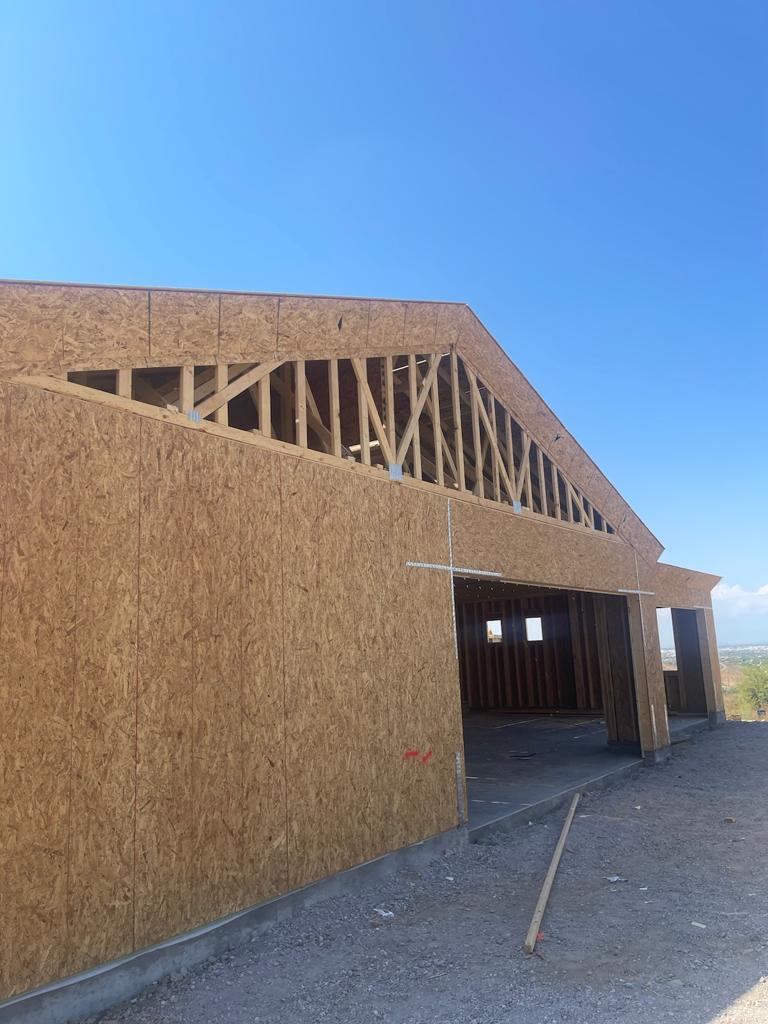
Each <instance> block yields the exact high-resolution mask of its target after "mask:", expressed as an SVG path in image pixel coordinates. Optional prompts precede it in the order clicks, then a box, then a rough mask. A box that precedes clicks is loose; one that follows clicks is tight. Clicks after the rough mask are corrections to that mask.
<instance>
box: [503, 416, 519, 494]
mask: <svg viewBox="0 0 768 1024" xmlns="http://www.w3.org/2000/svg"><path fill="white" fill-rule="evenodd" d="M504 437H505V440H506V444H507V476H508V477H509V482H510V484H511V485H512V490H511V491H510V492H509V496H510V498H512V500H513V501H514V499H515V496H516V495H517V485H516V483H515V449H514V445H513V443H512V417H511V416H510V414H509V412H508V411H507V410H506V409H505V410H504Z"/></svg>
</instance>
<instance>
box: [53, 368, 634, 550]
mask: <svg viewBox="0 0 768 1024" xmlns="http://www.w3.org/2000/svg"><path fill="white" fill-rule="evenodd" d="M68 379H69V380H70V381H72V382H74V383H78V384H81V385H85V386H86V387H92V388H97V389H99V390H101V391H106V392H111V393H113V394H117V395H119V396H121V397H123V398H128V399H132V400H134V401H138V402H145V403H148V404H149V405H154V406H158V407H160V408H165V409H171V410H172V411H173V410H175V411H177V412H178V413H180V414H181V415H185V416H188V417H189V418H191V419H194V420H198V419H199V420H205V419H208V420H212V421H213V422H215V423H218V424H222V425H226V426H230V427H235V428H238V429H241V430H248V431H252V432H255V433H258V434H261V435H262V436H264V437H267V438H273V439H277V440H280V441H283V442H287V443H289V444H293V445H297V446H299V447H300V448H305V449H308V450H314V451H319V452H324V453H326V454H327V455H332V456H335V457H336V458H339V459H345V460H347V461H352V462H358V463H361V464H362V465H365V466H374V467H375V466H377V467H381V469H382V470H384V471H386V472H389V473H390V475H394V476H397V475H398V474H399V471H400V470H402V473H403V475H404V476H407V477H412V478H413V479H416V480H420V481H422V482H425V483H428V484H432V485H434V486H436V487H442V488H448V489H450V490H453V491H462V492H469V493H473V494H474V495H476V496H477V497H478V498H481V499H485V500H488V501H492V502H496V503H499V504H502V505H508V506H512V507H513V508H514V509H515V510H516V511H522V510H523V509H525V510H526V511H527V512H528V513H532V514H534V515H540V516H544V517H547V518H548V519H554V520H557V521H558V522H562V523H569V524H573V525H577V526H582V527H586V528H588V529H590V530H596V531H598V532H602V533H614V528H613V527H612V526H611V525H610V524H609V523H608V522H607V521H606V519H605V517H604V516H602V515H601V513H600V512H599V511H598V510H597V509H596V508H594V506H593V505H592V504H591V503H590V502H589V500H588V499H587V498H586V496H585V495H584V494H583V492H581V491H580V490H579V489H578V488H577V486H576V485H575V484H574V482H573V481H572V480H570V479H569V478H568V476H566V474H565V473H564V472H563V470H562V469H561V468H560V467H559V466H558V465H557V463H556V462H555V460H554V459H553V458H552V456H551V455H550V454H549V453H548V452H547V451H545V450H544V449H543V448H542V447H541V445H540V444H538V443H537V441H536V440H535V439H534V438H533V437H532V436H531V434H530V433H529V432H528V431H527V430H526V428H525V426H524V425H523V424H522V423H521V422H520V421H519V420H518V419H517V418H515V416H514V415H513V414H512V412H511V411H510V410H509V409H507V408H506V407H505V406H504V405H503V404H502V403H501V402H500V401H499V399H498V398H497V397H496V395H495V394H494V393H493V390H492V388H491V387H490V385H489V384H488V383H487V382H486V381H483V380H482V379H481V378H480V377H479V376H478V375H477V374H476V373H475V372H474V371H473V370H472V368H471V367H470V366H469V364H468V363H467V362H466V361H465V360H464V359H462V357H461V355H460V354H459V353H458V352H457V351H456V349H455V348H452V349H451V350H450V351H447V352H427V353H422V354H419V355H415V354H411V355H401V356H391V355H389V356H380V357H367V358H363V357H353V358H349V359H345V358H332V359H324V360H321V359H317V360H303V359H294V360H284V361H282V360H279V359H275V360H272V361H269V362H263V363H237V364H232V365H215V366H191V365H185V366H177V367H158V368H154V369H153V368H134V369H121V370H113V371H102V370H98V371H77V372H72V373H69V374H68ZM393 469H394V473H393V472H392V470H393Z"/></svg>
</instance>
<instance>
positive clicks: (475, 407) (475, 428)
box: [464, 365, 485, 498]
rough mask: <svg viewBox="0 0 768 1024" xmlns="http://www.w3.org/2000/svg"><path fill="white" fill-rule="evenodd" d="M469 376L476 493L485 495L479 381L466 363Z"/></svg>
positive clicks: (481, 495)
mask: <svg viewBox="0 0 768 1024" xmlns="http://www.w3.org/2000/svg"><path fill="white" fill-rule="evenodd" d="M464 369H465V370H466V373H467V376H468V377H469V400H470V404H471V407H472V446H473V448H474V451H475V494H476V495H477V496H478V497H480V498H484V497H485V485H484V482H483V467H484V465H485V455H484V453H483V446H482V445H481V444H480V408H479V407H480V395H479V393H478V390H477V381H476V380H475V375H474V373H473V372H472V371H471V370H470V369H469V367H468V366H466V365H465V367H464Z"/></svg>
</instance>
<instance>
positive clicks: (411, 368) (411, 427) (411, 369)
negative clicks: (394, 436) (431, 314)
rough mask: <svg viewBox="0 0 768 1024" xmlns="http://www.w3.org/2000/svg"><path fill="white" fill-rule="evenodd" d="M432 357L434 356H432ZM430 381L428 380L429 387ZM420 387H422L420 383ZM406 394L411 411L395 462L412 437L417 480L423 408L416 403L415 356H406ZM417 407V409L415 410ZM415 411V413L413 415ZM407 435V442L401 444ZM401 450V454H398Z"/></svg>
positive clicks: (403, 455)
mask: <svg viewBox="0 0 768 1024" xmlns="http://www.w3.org/2000/svg"><path fill="white" fill-rule="evenodd" d="M433 359H434V357H433ZM431 384H432V382H431V381H430V387H431ZM422 389H423V390H425V389H424V388H423V385H422ZM408 395H409V397H410V403H411V411H410V417H409V419H408V423H407V424H406V428H405V433H404V434H403V435H402V437H401V438H400V446H399V448H398V449H397V458H396V459H395V462H398V463H400V465H402V462H403V459H404V458H405V453H406V452H407V451H408V445H409V444H410V443H411V438H413V453H412V458H413V475H414V477H415V478H416V479H417V480H421V435H420V434H419V416H421V410H422V409H423V408H424V405H423V403H422V404H421V406H419V404H418V397H417V396H418V389H417V384H416V356H415V355H411V356H408ZM417 409H418V411H417ZM414 413H415V415H414ZM406 437H407V441H408V443H407V444H403V441H405V439H406ZM401 452H402V455H401V454H400V453H401Z"/></svg>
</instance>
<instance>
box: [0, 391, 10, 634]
mask: <svg viewBox="0 0 768 1024" xmlns="http://www.w3.org/2000/svg"><path fill="white" fill-rule="evenodd" d="M12 396H13V389H12V388H8V391H7V393H6V395H5V396H4V399H5V400H4V402H3V406H4V408H3V428H4V429H3V451H2V465H3V476H2V479H3V480H4V481H5V482H6V486H5V494H4V497H5V501H4V505H3V523H4V524H5V526H4V528H3V562H2V576H0V636H2V635H3V624H4V612H5V588H6V582H7V579H8V506H9V503H10V500H11V498H10V487H9V486H8V480H9V466H8V459H9V454H10V447H11V446H10V442H9V438H10V431H11V399H12Z"/></svg>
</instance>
